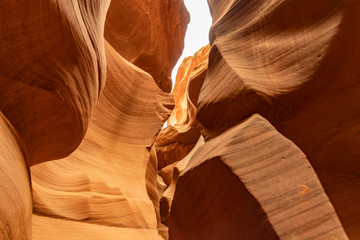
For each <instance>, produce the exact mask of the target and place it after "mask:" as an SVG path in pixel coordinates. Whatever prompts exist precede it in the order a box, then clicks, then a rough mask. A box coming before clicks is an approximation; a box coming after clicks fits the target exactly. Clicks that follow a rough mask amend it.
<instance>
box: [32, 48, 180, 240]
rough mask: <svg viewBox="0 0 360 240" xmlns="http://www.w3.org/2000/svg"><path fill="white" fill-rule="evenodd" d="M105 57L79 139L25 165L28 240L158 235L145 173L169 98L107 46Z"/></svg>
mask: <svg viewBox="0 0 360 240" xmlns="http://www.w3.org/2000/svg"><path fill="white" fill-rule="evenodd" d="M106 55H107V83H106V86H105V89H104V91H103V94H102V95H101V97H100V99H99V102H98V104H97V107H96V110H95V112H94V115H93V117H92V121H91V123H90V126H89V130H88V132H87V134H86V136H85V138H84V140H83V142H82V143H81V145H80V146H79V148H78V149H77V150H76V151H75V152H74V153H73V154H71V155H70V156H69V157H67V158H65V159H61V160H57V161H52V162H47V163H43V164H39V165H36V166H33V167H32V168H31V175H32V185H33V196H34V218H33V240H40V239H50V240H53V239H68V238H70V239H94V240H95V239H104V240H105V239H162V237H161V236H160V235H159V233H158V222H159V221H160V220H159V221H158V219H160V218H159V216H156V212H158V211H156V210H155V208H158V206H154V204H153V202H152V201H151V199H150V197H149V194H148V191H149V190H148V189H147V188H149V187H147V184H148V182H149V181H150V180H151V174H149V173H147V171H151V168H149V166H148V165H149V159H150V152H149V149H150V147H151V145H152V144H153V142H154V141H155V137H156V134H157V133H158V132H159V131H160V129H161V127H162V125H163V123H164V122H165V120H166V119H167V117H168V116H169V115H170V111H171V109H169V108H168V107H169V106H172V104H173V103H172V97H171V96H170V95H169V94H167V93H164V92H162V91H161V90H160V89H159V88H158V86H157V85H156V84H155V82H154V80H153V79H152V77H151V76H150V75H149V74H147V73H145V72H144V71H142V70H141V69H139V68H137V67H136V66H134V65H132V64H131V63H129V62H128V61H126V60H125V59H124V58H122V57H121V56H120V55H119V54H118V53H117V52H116V51H115V50H114V49H113V48H112V47H111V46H110V45H109V44H107V45H106ZM153 171H154V173H155V174H153V175H154V176H156V168H155V169H153ZM149 175H150V176H149ZM149 179H150V180H149ZM49 229H51V232H52V234H51V236H49ZM64 229H66V231H64ZM165 237H166V236H165Z"/></svg>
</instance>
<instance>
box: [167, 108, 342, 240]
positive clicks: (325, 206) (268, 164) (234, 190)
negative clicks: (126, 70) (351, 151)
mask: <svg viewBox="0 0 360 240" xmlns="http://www.w3.org/2000/svg"><path fill="white" fill-rule="evenodd" d="M200 203H201V204H200ZM168 224H169V225H168V226H169V235H170V239H188V240H191V239H324V240H325V239H348V238H347V236H346V234H345V232H344V230H343V228H342V226H341V223H340V221H339V220H338V218H337V216H336V213H335V210H334V208H333V207H332V205H331V204H330V202H329V199H328V197H327V196H326V194H325V192H324V190H323V188H322V186H321V184H320V181H319V180H318V178H317V176H316V173H315V171H314V170H313V168H312V167H311V165H310V163H309V162H308V160H307V159H306V157H305V155H304V154H303V153H302V152H301V151H300V149H299V148H297V147H296V146H295V145H294V144H293V143H292V142H291V141H289V140H288V139H286V138H285V137H283V136H282V135H281V134H279V133H278V132H277V131H276V129H275V128H274V127H273V126H271V124H269V122H268V121H266V120H265V119H264V118H262V117H261V116H259V115H254V116H252V117H250V118H249V119H248V120H246V121H245V122H243V123H241V124H239V125H237V126H235V127H234V128H231V129H229V130H228V131H226V132H225V133H223V134H221V135H220V136H218V137H216V138H213V139H211V140H209V141H207V142H206V143H205V144H203V145H202V146H201V147H200V148H199V149H198V150H197V151H196V152H195V153H194V155H193V156H192V157H191V159H190V161H189V163H188V164H187V166H186V168H185V169H184V170H183V171H182V173H181V174H180V177H179V179H178V181H177V185H176V191H175V195H174V199H173V202H172V207H171V212H170V217H169V223H168Z"/></svg>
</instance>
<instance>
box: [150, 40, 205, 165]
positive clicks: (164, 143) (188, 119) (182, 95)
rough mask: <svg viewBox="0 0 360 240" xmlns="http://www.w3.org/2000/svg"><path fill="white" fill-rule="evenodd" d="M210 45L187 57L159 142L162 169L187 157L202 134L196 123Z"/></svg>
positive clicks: (157, 142)
mask: <svg viewBox="0 0 360 240" xmlns="http://www.w3.org/2000/svg"><path fill="white" fill-rule="evenodd" d="M209 51H210V46H209V45H207V46H204V47H202V48H200V49H199V50H198V51H197V52H196V53H195V54H194V56H190V57H187V58H185V59H184V61H183V62H182V64H181V65H180V67H179V70H178V73H177V76H176V83H175V87H174V91H173V94H174V101H175V108H174V110H173V111H172V113H171V116H170V118H169V119H168V127H166V128H165V129H163V130H162V131H161V132H160V134H159V136H158V137H157V139H156V142H155V148H156V153H157V158H158V163H159V164H158V169H159V170H160V169H162V168H163V167H165V166H167V165H169V164H172V163H174V162H177V161H179V160H181V159H182V158H184V157H185V156H186V155H187V154H188V153H189V152H190V151H191V149H193V147H194V146H195V144H196V143H197V141H198V139H199V137H200V131H199V128H198V127H197V124H196V104H197V99H198V96H199V93H200V88H201V86H202V83H203V81H204V78H205V76H206V73H207V65H208V58H209Z"/></svg>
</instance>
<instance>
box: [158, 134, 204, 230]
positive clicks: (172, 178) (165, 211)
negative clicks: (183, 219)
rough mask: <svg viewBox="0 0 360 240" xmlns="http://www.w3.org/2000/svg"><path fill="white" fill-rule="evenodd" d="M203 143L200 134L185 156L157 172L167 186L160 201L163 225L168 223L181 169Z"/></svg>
mask: <svg viewBox="0 0 360 240" xmlns="http://www.w3.org/2000/svg"><path fill="white" fill-rule="evenodd" d="M203 144H204V138H203V137H202V136H200V138H199V140H198V142H197V143H196V145H195V146H194V147H193V149H192V150H191V151H190V152H189V154H188V155H186V157H184V158H183V159H181V160H180V161H177V162H174V163H172V164H170V165H168V166H166V167H164V168H162V169H161V170H160V171H159V172H158V174H159V176H160V177H161V178H162V179H163V181H164V183H165V184H166V186H167V188H166V189H165V191H163V192H162V194H161V198H160V199H159V201H160V216H161V222H162V223H164V224H165V225H168V218H169V216H170V209H171V204H172V201H173V198H174V194H175V189H176V184H177V180H178V178H179V176H180V174H181V173H182V172H183V170H184V169H185V168H186V166H187V164H188V163H189V161H190V159H191V157H192V156H193V155H194V153H195V152H196V151H197V149H198V148H199V147H200V146H202V145H203Z"/></svg>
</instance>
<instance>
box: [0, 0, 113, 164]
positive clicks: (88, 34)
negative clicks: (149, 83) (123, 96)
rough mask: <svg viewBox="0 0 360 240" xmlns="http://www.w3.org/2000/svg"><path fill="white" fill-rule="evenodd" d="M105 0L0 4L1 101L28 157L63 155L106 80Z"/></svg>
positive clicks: (81, 134) (77, 135)
mask: <svg viewBox="0 0 360 240" xmlns="http://www.w3.org/2000/svg"><path fill="white" fill-rule="evenodd" d="M109 3H110V1H109V0H105V1H98V0H94V1H80V0H79V1H78V0H74V1H71V2H68V1H52V0H51V1H49V0H34V1H27V0H20V1H6V2H3V3H2V4H1V6H0V22H1V24H0V38H1V44H0V109H1V111H2V112H3V114H4V115H5V116H6V118H7V119H8V120H9V121H10V122H11V124H12V125H13V126H14V127H15V129H16V130H17V131H18V133H19V134H20V137H21V138H23V139H24V143H25V144H26V148H27V152H28V158H27V159H26V160H27V161H28V164H29V165H34V164H37V163H40V162H43V161H48V160H53V159H58V158H62V157H66V156H67V155H69V154H70V153H71V152H72V151H74V150H75V149H76V148H77V147H78V145H79V144H80V142H81V140H82V139H83V137H84V135H85V132H86V130H87V127H88V124H89V121H90V118H91V115H92V112H93V109H94V108H95V104H96V102H97V99H98V96H99V94H100V93H101V91H102V89H103V87H104V84H105V71H106V63H105V52H104V38H103V34H104V24H105V16H106V12H107V9H108V6H109Z"/></svg>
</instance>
